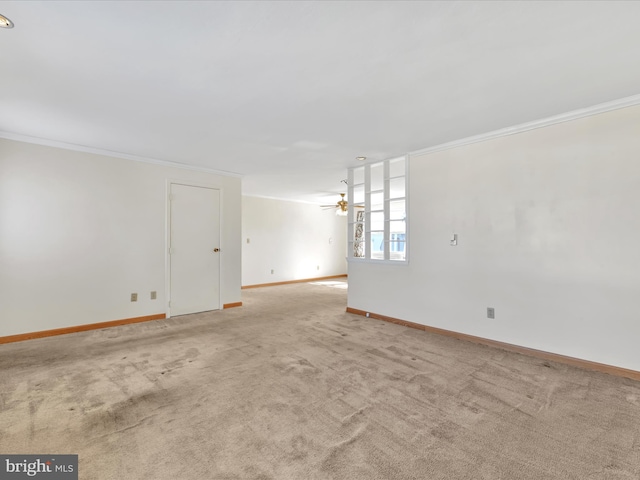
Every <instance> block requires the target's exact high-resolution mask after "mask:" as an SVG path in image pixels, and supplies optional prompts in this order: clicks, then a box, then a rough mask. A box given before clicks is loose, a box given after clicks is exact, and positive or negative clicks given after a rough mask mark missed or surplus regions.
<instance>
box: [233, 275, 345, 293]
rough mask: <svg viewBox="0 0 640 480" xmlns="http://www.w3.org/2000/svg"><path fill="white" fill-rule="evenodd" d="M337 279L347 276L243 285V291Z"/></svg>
mask: <svg viewBox="0 0 640 480" xmlns="http://www.w3.org/2000/svg"><path fill="white" fill-rule="evenodd" d="M336 278H347V276H346V275H331V276H329V277H316V278H303V279H300V280H287V281H286V282H273V283H258V284H256V285H243V286H242V289H243V290H244V289H246V288H261V287H275V286H277V285H289V284H290V283H309V282H321V281H322V280H335V279H336Z"/></svg>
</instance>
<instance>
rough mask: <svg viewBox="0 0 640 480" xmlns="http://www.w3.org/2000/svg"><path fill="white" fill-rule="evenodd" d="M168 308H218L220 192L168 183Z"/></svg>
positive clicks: (174, 311) (190, 310)
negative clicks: (169, 184)
mask: <svg viewBox="0 0 640 480" xmlns="http://www.w3.org/2000/svg"><path fill="white" fill-rule="evenodd" d="M169 201H170V205H171V207H170V217H169V218H170V220H169V223H170V227H169V228H170V235H169V236H170V240H169V242H170V245H169V262H170V266H169V271H170V278H169V295H170V300H169V302H170V303H169V311H170V314H171V316H176V315H185V314H187V313H197V312H205V311H208V310H217V309H219V308H220V252H219V250H220V191H219V190H216V189H213V188H203V187H195V186H190V185H180V184H176V183H172V184H171V188H170V197H169Z"/></svg>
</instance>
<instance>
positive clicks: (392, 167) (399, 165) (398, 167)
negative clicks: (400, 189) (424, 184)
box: [389, 157, 406, 178]
mask: <svg viewBox="0 0 640 480" xmlns="http://www.w3.org/2000/svg"><path fill="white" fill-rule="evenodd" d="M404 163H405V161H404V157H402V158H396V159H395V160H391V161H390V162H389V178H393V177H400V176H404V175H405V174H406V170H405V168H404Z"/></svg>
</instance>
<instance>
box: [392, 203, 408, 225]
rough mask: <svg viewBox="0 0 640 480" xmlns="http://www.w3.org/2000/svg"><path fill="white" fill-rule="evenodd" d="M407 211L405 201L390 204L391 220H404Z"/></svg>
mask: <svg viewBox="0 0 640 480" xmlns="http://www.w3.org/2000/svg"><path fill="white" fill-rule="evenodd" d="M406 216H407V210H406V206H405V201H404V200H392V201H390V202H389V218H390V219H391V220H404V219H405V217H406Z"/></svg>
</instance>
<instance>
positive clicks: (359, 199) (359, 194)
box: [351, 185, 364, 205]
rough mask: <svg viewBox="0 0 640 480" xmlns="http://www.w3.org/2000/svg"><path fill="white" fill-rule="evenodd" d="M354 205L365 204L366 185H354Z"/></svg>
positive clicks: (352, 201)
mask: <svg viewBox="0 0 640 480" xmlns="http://www.w3.org/2000/svg"><path fill="white" fill-rule="evenodd" d="M351 203H352V204H353V205H363V204H364V185H358V186H355V187H353V199H352V200H351Z"/></svg>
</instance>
